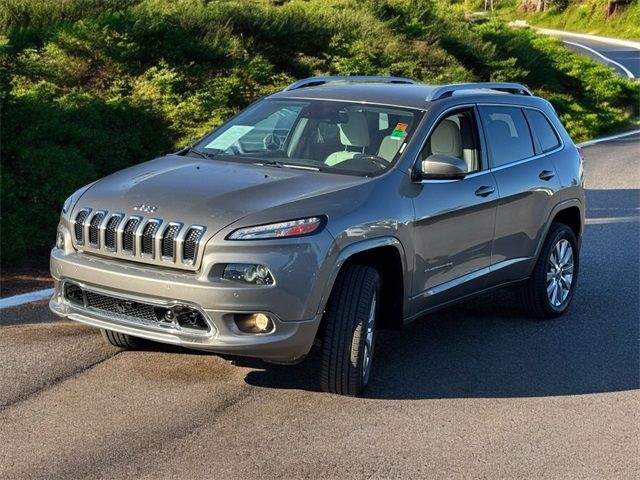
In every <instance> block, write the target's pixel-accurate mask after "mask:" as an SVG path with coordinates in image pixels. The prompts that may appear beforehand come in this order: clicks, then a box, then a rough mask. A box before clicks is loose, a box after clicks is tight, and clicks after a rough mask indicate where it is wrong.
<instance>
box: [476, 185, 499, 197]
mask: <svg viewBox="0 0 640 480" xmlns="http://www.w3.org/2000/svg"><path fill="white" fill-rule="evenodd" d="M495 191H496V189H495V188H493V187H492V186H491V185H485V186H483V187H480V188H479V189H477V190H476V195H477V196H479V197H486V196H488V195H491V194H492V193H493V192H495Z"/></svg>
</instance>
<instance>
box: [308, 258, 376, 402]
mask: <svg viewBox="0 0 640 480" xmlns="http://www.w3.org/2000/svg"><path fill="white" fill-rule="evenodd" d="M379 311H380V276H379V275H378V272H377V271H376V270H375V269H374V268H371V267H367V266H363V265H347V266H345V267H344V268H343V269H342V271H341V272H340V274H339V276H338V278H337V280H336V283H335V285H334V287H333V291H332V292H331V297H330V298H329V302H328V304H327V309H326V313H325V316H324V337H323V340H322V353H321V365H320V387H321V388H322V390H323V391H325V392H330V393H337V394H340V395H351V396H355V395H358V394H359V393H360V392H362V390H363V389H364V388H365V387H366V385H367V383H368V381H369V378H370V377H371V363H372V360H373V352H374V346H375V326H376V325H375V324H376V320H377V317H378V314H379ZM372 312H373V319H372V321H371V322H370V321H369V320H370V314H371V313H372ZM369 327H370V328H371V335H370V336H369V346H367V338H368V337H367V332H368V328H369ZM366 352H369V355H367V354H366Z"/></svg>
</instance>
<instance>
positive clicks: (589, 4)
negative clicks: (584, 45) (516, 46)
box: [499, 0, 640, 40]
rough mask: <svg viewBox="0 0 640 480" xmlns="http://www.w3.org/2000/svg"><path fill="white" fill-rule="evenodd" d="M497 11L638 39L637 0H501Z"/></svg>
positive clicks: (548, 24) (531, 20) (639, 17)
mask: <svg viewBox="0 0 640 480" xmlns="http://www.w3.org/2000/svg"><path fill="white" fill-rule="evenodd" d="M540 5H542V6H543V7H544V9H543V10H542V11H536V10H537V9H540ZM532 7H536V8H532ZM499 12H500V14H502V15H505V16H507V17H508V18H522V19H526V20H527V21H528V22H529V23H531V24H532V25H535V26H536V27H548V28H556V29H559V30H568V31H570V32H579V33H589V34H592V35H603V36H608V37H614V38H628V39H636V40H640V3H638V0H623V1H617V2H615V1H613V0H571V1H569V0H546V1H542V0H504V1H502V2H500V4H499Z"/></svg>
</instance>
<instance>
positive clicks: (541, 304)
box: [522, 223, 580, 318]
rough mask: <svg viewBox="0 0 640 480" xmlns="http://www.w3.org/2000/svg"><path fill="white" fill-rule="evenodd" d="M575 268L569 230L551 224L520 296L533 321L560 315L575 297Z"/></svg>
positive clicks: (574, 243) (576, 254) (573, 243)
mask: <svg viewBox="0 0 640 480" xmlns="http://www.w3.org/2000/svg"><path fill="white" fill-rule="evenodd" d="M579 265H580V257H579V251H578V242H577V240H576V237H575V234H574V233H573V230H571V228H569V227H568V226H567V225H564V224H562V223H554V224H552V225H551V228H550V229H549V233H548V234H547V238H546V240H545V243H544V245H543V247H542V251H541V252H540V256H539V257H538V261H537V263H536V266H535V267H534V269H533V273H532V274H531V277H530V278H529V280H528V282H527V285H526V286H525V287H524V289H523V292H522V297H523V301H524V305H525V308H526V309H527V310H528V311H529V312H530V313H531V314H533V315H534V316H535V317H537V318H554V317H557V316H559V315H562V314H563V313H564V312H565V311H566V310H567V308H568V307H569V304H570V303H571V299H572V298H573V294H574V293H575V290H576V284H577V280H578V267H579Z"/></svg>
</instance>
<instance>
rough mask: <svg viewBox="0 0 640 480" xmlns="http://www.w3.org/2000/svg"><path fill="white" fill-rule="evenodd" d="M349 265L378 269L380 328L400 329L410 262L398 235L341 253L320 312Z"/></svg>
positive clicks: (359, 243) (379, 239)
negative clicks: (341, 274)
mask: <svg viewBox="0 0 640 480" xmlns="http://www.w3.org/2000/svg"><path fill="white" fill-rule="evenodd" d="M350 264H357V265H367V266H370V267H373V268H375V269H376V270H377V271H378V274H379V275H380V280H381V306H380V307H381V314H380V320H379V322H380V323H379V324H378V325H379V326H380V328H385V329H394V330H395V329H400V328H401V327H402V325H403V319H404V316H405V315H404V314H405V309H406V301H405V297H406V295H405V292H406V291H407V288H408V285H407V271H408V270H407V262H406V257H405V252H404V248H403V247H402V244H401V243H400V241H399V240H398V239H397V238H395V237H381V238H375V239H368V240H364V241H361V242H358V243H355V244H351V245H349V246H348V247H346V248H345V249H344V250H342V251H341V252H340V254H338V257H337V260H336V262H335V265H334V268H333V271H332V274H331V276H330V279H329V281H328V282H327V286H326V288H325V292H324V294H323V297H322V302H321V304H320V305H321V311H324V309H325V308H326V304H327V302H328V301H329V297H330V296H331V292H332V291H333V287H334V285H335V281H336V279H337V278H338V275H339V274H340V271H341V270H342V269H343V268H344V267H345V266H346V265H350Z"/></svg>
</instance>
